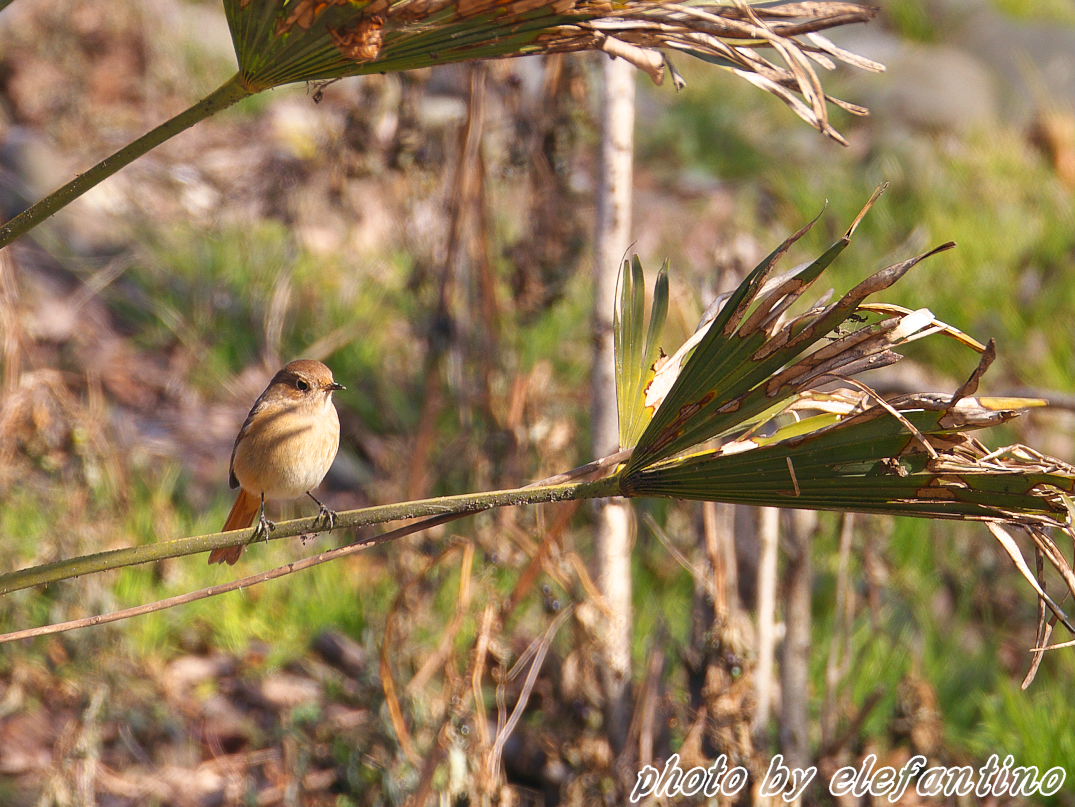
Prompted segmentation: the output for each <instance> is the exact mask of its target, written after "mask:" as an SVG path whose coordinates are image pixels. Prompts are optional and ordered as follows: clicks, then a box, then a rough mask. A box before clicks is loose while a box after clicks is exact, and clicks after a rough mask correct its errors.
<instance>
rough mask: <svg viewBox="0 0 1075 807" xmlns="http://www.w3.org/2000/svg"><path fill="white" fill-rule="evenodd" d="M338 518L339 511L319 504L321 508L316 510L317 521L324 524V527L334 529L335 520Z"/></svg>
mask: <svg viewBox="0 0 1075 807" xmlns="http://www.w3.org/2000/svg"><path fill="white" fill-rule="evenodd" d="M339 520H340V516H339V513H337V512H336V511H335V510H330V509H328V508H327V507H325V505H323V504H322V505H321V509H320V510H318V511H317V523H318V524H324V525H325V529H329V530H331V529H335V527H336V522H338V521H339Z"/></svg>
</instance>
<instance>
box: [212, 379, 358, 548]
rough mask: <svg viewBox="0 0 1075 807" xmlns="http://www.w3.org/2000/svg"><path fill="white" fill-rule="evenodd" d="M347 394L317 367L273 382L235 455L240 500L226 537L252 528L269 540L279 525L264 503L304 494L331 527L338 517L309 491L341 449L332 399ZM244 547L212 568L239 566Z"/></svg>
mask: <svg viewBox="0 0 1075 807" xmlns="http://www.w3.org/2000/svg"><path fill="white" fill-rule="evenodd" d="M339 389H346V387H344V386H343V385H342V384H337V383H336V382H335V380H333V378H332V371H331V370H330V369H329V368H328V367H326V366H325V365H324V364H322V363H321V362H319V361H313V360H312V359H299V360H298V361H293V362H291V363H290V364H288V365H287V366H286V367H285V368H284V369H283V370H281V371H280V372H278V373H277V374H276V375H275V376H273V379H272V381H270V382H269V386H267V387H266V388H265V391H264V392H263V393H261V395H260V396H259V397H258V399H257V400H256V401H254V406H253V407H252V408H251V409H250V414H249V415H247V416H246V422H245V423H243V427H242V428H241V429H240V430H239V436H238V437H236V438H235V446H234V447H233V448H232V450H231V479H230V482H231V486H232V487H233V488H240V490H239V497H238V498H237V499H236V500H235V504H234V505H233V506H232V508H231V513H229V514H228V520H227V521H226V522H225V523H224V531H225V532H226V531H228V530H241V529H245V528H246V527H249V526H250V525H251V524H253V523H254V516H255V515H257V516H258V526H257V530H256V535H258V536H260V537H266V536H268V534H269V530H272V529H275V527H276V525H275V524H273V522H271V521H269V520H268V519H267V518H266V517H265V500H266V499H274V500H276V499H295V498H298V497H299V496H302V495H303V494H306V495H307V496H309V497H310V498H311V499H313V500H314V501H315V502H317V505H318V507H320V508H321V509H320V510H319V511H318V514H317V516H318V518H320V519H324V520H325V521H326V522H327V524H328V525H329V527H332V526H335V524H336V518H337V516H336V513H335V512H333V511H332V510H330V509H329V508H328V507H326V506H325V505H324V504H322V503H321V501H320V500H318V498H317V497H316V496H314V495H313V493H311V492H310V491H311V490H313V489H314V488H316V487H317V486H318V485H320V484H321V480H322V479H324V478H325V474H327V473H328V469H329V468H330V467H331V465H332V461H333V460H334V459H335V458H336V450H337V449H338V448H339V446H340V419H339V417H338V416H337V415H336V407H335V406H333V404H332V393H333V392H335V391H336V390H339ZM242 553H243V548H242V547H241V546H227V547H221V548H220V549H214V550H213V551H212V552H210V553H209V562H210V563H229V564H230V563H235V561H237V560H238V559H239V556H240V555H241V554H242Z"/></svg>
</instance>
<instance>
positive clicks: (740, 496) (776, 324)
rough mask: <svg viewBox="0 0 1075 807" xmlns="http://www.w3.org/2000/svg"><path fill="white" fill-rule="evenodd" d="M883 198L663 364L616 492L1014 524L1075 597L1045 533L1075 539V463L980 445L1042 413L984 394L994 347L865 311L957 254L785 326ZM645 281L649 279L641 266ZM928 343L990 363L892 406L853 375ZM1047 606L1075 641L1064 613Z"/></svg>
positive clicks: (741, 298) (933, 324)
mask: <svg viewBox="0 0 1075 807" xmlns="http://www.w3.org/2000/svg"><path fill="white" fill-rule="evenodd" d="M881 190H883V188H882V189H879V191H878V193H875V194H874V196H873V198H871V200H870V202H869V203H868V204H867V205H866V206H865V207H864V208H863V210H862V212H861V213H860V214H859V216H858V217H857V218H856V219H855V222H854V223H853V224H852V225H851V227H850V228H848V231H847V232H846V234H845V235H844V237H843V238H841V239H840V240H839V241H837V242H836V243H835V244H833V245H832V246H831V247H830V248H829V249H828V250H826V251H825V253H824V254H822V255H821V256H820V257H819V258H817V259H816V260H814V261H813V262H811V263H808V264H804V265H803V266H801V267H800V268H798V269H796V270H793V271H791V272H788V273H786V274H783V275H777V276H774V272H775V268H776V264H777V262H778V261H779V259H780V258H781V257H783V256H784V254H785V253H786V252H787V251H788V249H789V248H790V247H791V246H792V244H794V242H795V241H797V240H798V239H799V238H801V237H802V235H803V234H804V233H805V232H806V231H807V230H808V229H809V228H810V226H811V224H812V222H811V223H810V224H807V225H806V226H805V227H804V228H803V229H802V230H800V231H799V232H797V233H795V234H794V235H792V236H791V237H790V238H788V239H787V240H786V241H785V242H784V243H783V244H781V245H780V246H779V247H778V248H777V249H776V250H774V251H773V253H772V254H770V255H769V256H768V257H767V258H766V259H765V260H763V261H762V262H761V263H760V264H759V265H758V266H757V268H755V269H754V271H752V272H751V273H750V274H749V275H748V276H747V277H746V278H745V279H744V280H743V282H742V283H741V284H740V285H739V287H738V288H737V289H736V290H735V291H734V292H732V293H731V294H729V295H726V296H725V297H723V298H721V299H720V300H718V301H717V303H716V304H715V305H714V306H711V310H709V311H707V312H706V315H705V316H704V317H703V323H702V325H701V326H700V327H699V329H698V331H697V332H696V333H695V335H694V336H692V337H691V339H689V340H688V341H687V343H686V344H685V345H684V346H683V347H682V348H680V350H679V351H677V352H676V353H675V354H673V356H671V357H669V358H667V359H662V360H661V361H660V362H658V366H657V368H656V372H655V374H654V377H653V379H652V381H651V383H650V384H649V386H648V387H647V389H646V391H645V393H644V395H645V404H646V405H647V406H649V407H652V408H654V409H655V411H654V412H653V415H652V417H651V418H650V420H649V424H648V426H646V428H645V430H644V431H643V432H642V434H641V436H640V437H639V438H638V441H637V442H636V443H635V445H634V448H633V451H632V453H631V455H630V458H629V459H628V460H627V461H626V463H625V464H624V465H623V466H622V467H621V469H620V470H619V472H618V478H619V485H620V492H621V493H622V494H623V495H625V496H661V497H669V498H676V499H699V500H704V501H718V502H731V503H738V504H748V505H757V506H767V507H791V508H800V509H813V510H837V511H845V512H846V511H856V512H866V513H883V514H889V515H909V516H919V517H926V518H939V519H961V520H972V521H984V522H987V523H989V524H991V525H993V526H997V525H1008V526H1012V525H1015V526H1019V527H1022V528H1023V529H1024V531H1025V532H1026V533H1027V535H1029V536H1030V538H1031V539H1032V541H1033V544H1034V548H1035V551H1036V552H1038V553H1039V554H1040V556H1041V557H1043V558H1046V559H1048V560H1049V562H1050V563H1051V564H1052V565H1053V567H1054V568H1055V569H1056V570H1057V571H1058V572H1059V574H1060V575H1061V577H1062V578H1063V580H1064V581H1065V584H1066V585H1067V586H1068V587H1069V588H1070V590H1071V592H1072V593H1073V594H1075V571H1073V570H1072V568H1071V566H1070V564H1069V563H1068V562H1067V561H1066V560H1065V559H1064V555H1063V553H1062V552H1060V551H1059V550H1058V549H1057V548H1056V546H1055V544H1053V543H1052V541H1051V539H1050V538H1049V536H1048V531H1049V530H1050V529H1059V530H1060V531H1062V532H1064V533H1066V534H1067V535H1068V536H1069V537H1071V538H1072V539H1075V527H1073V523H1072V520H1073V516H1072V505H1071V500H1072V497H1073V496H1075V466H1072V465H1070V464H1068V463H1065V462H1063V461H1061V460H1058V459H1055V458H1052V457H1048V456H1045V455H1043V454H1040V453H1038V452H1036V451H1034V450H1033V449H1031V448H1029V447H1027V446H1022V445H1014V446H1008V447H1007V448H1005V449H1003V450H1000V451H989V450H988V449H987V448H986V447H985V446H984V445H983V443H981V442H980V441H979V440H978V439H976V438H975V437H974V436H973V432H975V431H976V430H980V429H984V428H988V427H990V426H995V425H998V424H1001V423H1004V422H1006V421H1008V420H1011V419H1012V418H1015V417H1017V416H1018V415H1020V414H1021V413H1022V412H1023V411H1025V410H1026V409H1029V408H1032V407H1037V406H1043V405H1045V402H1044V401H1042V400H1040V399H1034V398H995V397H987V396H980V395H977V394H976V393H977V390H978V386H979V383H980V381H981V378H982V376H983V375H984V374H985V372H986V370H987V369H988V367H989V365H990V364H991V363H992V361H993V359H994V357H995V355H996V348H995V345H994V344H993V343H992V342H990V343H989V344H988V345H981V344H980V343H978V342H977V341H976V340H974V339H972V338H971V337H969V336H967V335H966V334H964V333H962V332H961V331H959V330H958V329H956V328H954V327H953V326H951V325H948V324H947V323H944V322H941V321H939V320H937V319H936V318H935V317H934V316H933V314H932V313H931V312H930V311H928V310H927V309H919V310H914V311H912V310H909V309H906V308H902V307H900V306H895V305H890V304H884V303H870V302H866V298H867V297H868V296H869V295H872V294H874V293H876V292H878V291H882V290H884V289H887V288H888V287H890V286H891V285H892V284H893V283H895V282H896V281H897V280H899V279H900V278H901V277H903V276H904V275H905V274H906V273H907V272H908V271H910V269H911V268H913V267H914V266H916V265H917V264H918V263H920V262H921V261H922V260H924V259H925V258H928V257H930V256H931V255H935V254H937V253H938V252H941V251H944V250H947V249H949V248H951V247H952V246H954V244H950V243H949V244H943V245H941V246H940V247H937V248H936V249H933V250H931V251H929V252H926V253H924V254H922V255H918V256H916V257H914V258H911V259H909V260H906V261H903V262H901V263H897V264H894V265H893V266H890V267H888V268H886V269H882V270H881V271H880V272H877V273H875V274H874V275H872V276H870V277H868V278H867V279H866V280H864V281H862V282H861V283H859V284H858V285H857V286H856V287H854V288H853V289H851V290H850V291H848V292H847V293H846V294H844V295H843V296H842V297H840V298H839V299H838V300H836V301H835V302H830V301H828V300H827V299H822V300H820V301H818V302H816V303H815V304H814V305H813V306H812V307H810V308H809V309H808V310H807V311H805V312H804V313H801V314H792V313H790V309H791V307H792V306H793V305H795V304H796V303H797V302H798V301H799V300H800V299H801V297H802V295H803V294H804V293H805V292H806V291H807V290H808V289H809V288H810V286H811V284H813V283H814V282H815V281H816V280H817V279H818V278H819V277H820V276H821V275H822V273H823V272H824V271H825V269H826V268H827V267H828V266H829V265H830V264H831V263H832V262H833V261H834V260H835V259H836V257H837V256H839V254H840V253H841V252H843V250H844V249H845V248H846V247H847V246H848V244H849V243H850V240H851V237H852V235H853V234H854V231H855V227H856V226H857V224H858V223H859V221H861V219H862V217H863V216H864V215H865V214H866V212H867V211H868V210H869V208H870V206H871V205H872V204H873V202H874V201H875V200H876V199H877V196H878V194H879V193H880V191H881ZM634 271H635V273H636V274H637V275H638V276H639V277H640V276H641V272H642V270H641V267H640V266H638V267H636V268H635V270H634ZM931 335H944V336H947V337H949V338H951V339H953V340H954V341H956V342H958V343H960V344H961V345H964V346H967V347H970V348H972V349H973V350H976V351H979V352H980V353H981V357H980V360H979V362H978V364H977V366H976V368H975V369H974V371H973V372H972V373H971V374H970V376H969V377H968V379H967V381H966V382H965V383H964V384H963V385H961V386H960V388H959V389H958V390H956V391H955V392H954V393H943V394H942V393H915V394H906V395H897V396H894V397H890V398H884V397H882V396H881V395H879V394H878V393H876V392H874V391H873V390H872V389H870V388H869V387H868V386H866V385H865V384H863V383H862V382H861V381H859V380H857V379H855V378H854V376H855V375H857V374H859V373H861V372H863V371H865V370H869V369H874V368H877V367H883V366H885V365H889V364H892V363H894V362H897V361H899V360H900V359H901V358H902V356H901V355H900V353H899V352H898V348H899V347H900V346H901V345H904V344H906V343H908V342H911V341H914V340H916V339H920V338H923V337H926V336H931ZM834 385H835V386H834ZM626 388H630V389H634V385H633V382H632V384H631V385H625V389H626ZM1005 535H1007V533H1005ZM998 540H999V539H998ZM1013 546H1014V544H1013V543H1012V542H1010V541H1009V542H1007V543H1006V544H1005V547H1004V548H1005V551H1007V552H1009V554H1010V553H1011V552H1012V548H1013ZM1016 551H1017V550H1016ZM1013 557H1014V556H1013ZM1020 561H1021V556H1020ZM1020 561H1017V567H1018V568H1019V569H1020V571H1021V572H1022V571H1023V570H1024V569H1025V568H1027V566H1026V563H1025V562H1022V565H1020ZM1034 582H1035V585H1037V583H1036V581H1034ZM1035 590H1037V588H1036V589H1035ZM1039 596H1040V592H1039ZM1042 601H1043V602H1044V603H1045V604H1046V605H1047V606H1048V607H1049V608H1050V609H1052V610H1053V612H1054V613H1055V614H1056V616H1057V618H1058V619H1060V620H1062V621H1063V622H1064V624H1065V625H1066V626H1068V627H1069V628H1070V629H1072V630H1073V632H1075V624H1073V623H1072V622H1070V621H1069V620H1068V618H1067V616H1066V615H1065V614H1064V613H1063V612H1062V611H1060V610H1059V608H1058V607H1057V605H1056V603H1055V602H1054V601H1053V600H1051V599H1043V600H1042Z"/></svg>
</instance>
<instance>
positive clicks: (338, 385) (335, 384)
mask: <svg viewBox="0 0 1075 807" xmlns="http://www.w3.org/2000/svg"><path fill="white" fill-rule="evenodd" d="M328 388H329V389H331V390H337V389H347V387H345V386H344V385H343V384H337V383H336V382H335V381H333V382H332V383H331V384H329V385H328Z"/></svg>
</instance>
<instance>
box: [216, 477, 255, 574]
mask: <svg viewBox="0 0 1075 807" xmlns="http://www.w3.org/2000/svg"><path fill="white" fill-rule="evenodd" d="M260 509H261V499H259V498H258V497H257V496H255V495H254V494H253V493H247V492H246V491H245V490H243V489H242V488H239V496H238V497H237V498H236V499H235V504H233V505H232V506H231V512H230V513H228V520H227V521H225V522H224V530H223V531H224V532H227V531H228V530H244V529H246V528H247V527H249V526H250V525H251V524H253V523H254V516H256V515H257V514H258V510H260ZM241 554H243V548H242V547H241V546H223V547H221V548H220V549H214V550H213V551H212V552H210V553H209V562H210V563H227V564H228V565H229V566H230V565H231V564H233V563H235V561H237V560H239V556H240V555H241Z"/></svg>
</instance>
